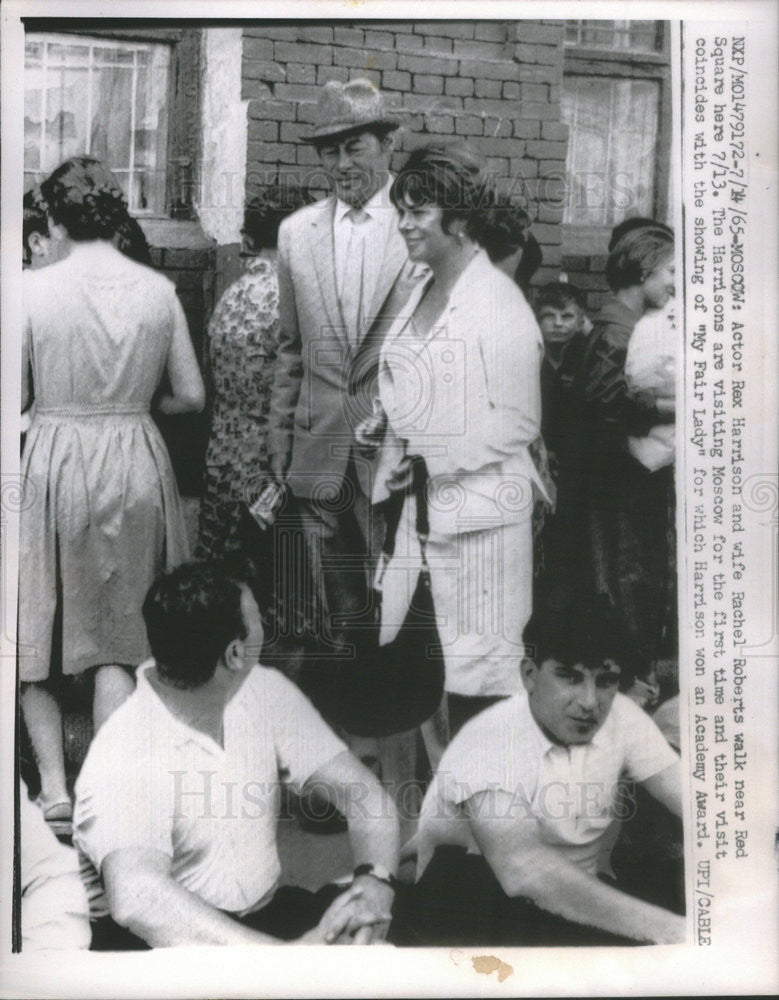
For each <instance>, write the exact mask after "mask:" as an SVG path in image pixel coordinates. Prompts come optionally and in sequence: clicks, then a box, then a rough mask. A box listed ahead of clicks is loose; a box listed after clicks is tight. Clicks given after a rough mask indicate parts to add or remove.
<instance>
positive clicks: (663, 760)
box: [418, 690, 678, 875]
mask: <svg viewBox="0 0 779 1000" xmlns="http://www.w3.org/2000/svg"><path fill="white" fill-rule="evenodd" d="M676 760H678V758H677V755H676V754H675V753H674V751H673V750H672V749H671V747H670V746H669V745H668V743H667V742H666V740H665V738H664V737H663V735H662V733H661V732H660V730H659V729H658V728H657V726H656V725H655V724H654V722H653V721H652V720H651V719H650V718H649V716H648V715H647V714H646V713H645V712H644V711H643V710H642V709H640V708H639V707H638V706H637V705H636V704H635V703H634V702H632V701H631V700H630V699H629V698H626V697H625V696H624V695H622V694H617V695H616V696H615V698H614V703H613V705H612V707H611V711H610V712H609V714H608V716H607V718H606V721H605V722H604V723H603V725H602V726H601V728H600V729H599V730H598V732H597V733H596V734H595V735H594V736H593V738H592V740H591V741H590V742H589V743H585V744H580V745H577V746H570V747H562V746H558V745H556V744H554V743H552V742H550V740H548V739H547V738H546V736H544V734H543V733H542V731H541V730H540V729H539V727H538V725H537V723H536V722H535V720H534V719H533V716H532V714H531V712H530V706H529V704H528V698H527V692H526V691H524V690H523V691H522V692H520V694H518V695H515V696H514V697H512V698H507V699H505V700H504V701H501V702H499V703H498V704H496V705H493V706H492V707H491V708H488V709H486V710H485V711H484V712H482V713H480V714H479V715H477V716H476V717H475V718H474V719H472V720H471V721H470V722H468V723H467V724H466V725H465V726H463V728H462V729H461V730H460V732H459V733H458V734H457V736H456V737H455V739H454V740H453V741H452V743H451V744H450V746H449V747H448V748H447V750H446V752H445V753H444V755H443V757H442V759H441V763H440V765H439V768H438V771H437V773H436V776H435V778H434V779H433V782H432V783H431V785H430V788H429V789H428V791H427V794H426V795H425V799H424V802H423V804H422V810H421V813H420V821H419V855H418V874H420V875H421V873H422V872H423V871H424V869H425V867H426V866H427V864H428V862H429V861H430V858H431V857H432V856H433V852H434V851H435V848H436V847H437V846H439V845H440V844H455V845H459V846H462V847H465V848H467V849H468V850H469V851H470V852H472V853H474V854H478V853H480V852H479V848H478V847H477V845H476V841H475V840H474V838H473V835H472V834H471V831H470V824H469V821H468V817H467V816H466V814H465V811H464V810H463V809H462V805H463V803H465V802H467V801H468V799H470V798H472V797H473V796H474V795H476V794H477V793H479V792H482V791H488V790H492V791H501V792H507V793H509V794H510V795H511V796H512V802H511V805H510V808H509V809H508V810H507V811H506V813H505V815H501V816H495V817H493V819H494V821H495V822H496V823H504V824H506V828H507V830H510V824H511V823H516V822H519V821H520V820H522V819H526V818H527V817H528V816H532V817H534V818H535V820H536V823H537V824H538V833H539V836H540V839H541V840H542V841H543V842H544V843H546V844H549V845H552V846H554V847H556V848H558V849H559V850H560V852H561V853H562V854H564V855H565V856H566V857H567V858H569V860H571V861H573V862H575V863H576V864H578V865H580V866H581V867H582V868H583V869H585V870H586V871H587V872H589V873H590V874H593V875H595V874H596V873H597V861H598V851H599V848H600V844H601V840H602V838H603V836H604V834H605V833H606V830H607V829H608V827H609V826H610V824H611V822H612V820H613V819H614V818H615V805H616V791H617V785H618V783H619V780H620V779H621V778H625V777H629V778H632V779H633V780H634V781H644V780H646V779H647V778H649V777H651V776H652V775H653V774H657V773H659V772H660V771H662V770H664V769H665V768H666V767H670V765H671V764H673V763H674V762H675V761H676Z"/></svg>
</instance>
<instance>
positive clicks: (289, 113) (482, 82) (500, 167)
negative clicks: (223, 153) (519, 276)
mask: <svg viewBox="0 0 779 1000" xmlns="http://www.w3.org/2000/svg"><path fill="white" fill-rule="evenodd" d="M562 60H563V50H562V22H561V21H532V22H505V21H416V22H413V23H412V22H396V21H373V22H361V23H357V22H354V23H348V22H336V23H334V24H332V25H316V26H306V25H302V24H301V25H290V24H284V25H274V24H265V25H252V26H251V27H246V28H245V29H244V41H243V72H242V79H243V95H242V96H243V97H244V98H245V99H248V101H249V105H248V117H249V122H248V148H247V182H246V186H247V196H250V195H251V194H253V193H255V192H256V189H257V188H258V187H259V186H261V185H262V184H263V183H265V182H267V180H269V179H270V178H272V177H273V176H274V175H275V174H276V173H277V172H278V173H280V174H284V173H288V172H297V173H298V174H300V173H301V172H302V171H303V170H304V169H305V168H309V169H312V168H316V167H317V165H318V162H319V161H318V157H317V153H316V151H315V150H314V149H313V148H312V147H311V146H308V145H305V144H303V143H302V142H301V141H300V140H301V139H302V138H304V137H306V136H308V135H309V134H310V128H311V123H312V121H313V109H314V103H315V101H316V99H317V96H318V95H319V92H320V87H321V85H322V84H323V83H325V82H326V81H327V80H334V79H335V80H342V81H347V80H349V79H353V78H354V77H357V76H367V77H369V78H370V79H371V80H373V82H374V83H375V84H376V85H377V86H379V87H381V89H382V90H383V91H384V93H385V94H386V97H387V101H388V104H389V105H390V106H391V107H392V108H393V109H394V111H395V112H396V113H397V114H398V116H399V117H400V119H401V121H402V125H403V129H402V131H401V133H400V134H399V137H398V143H397V152H396V153H395V155H394V157H393V164H392V166H393V168H394V169H397V168H398V167H399V166H400V165H401V163H402V162H403V160H404V158H405V155H406V154H407V153H408V151H409V150H410V149H412V148H413V147H414V146H415V145H419V143H420V141H423V139H424V138H426V137H428V136H429V137H432V136H437V137H450V138H453V137H458V136H461V137H462V138H463V139H466V140H468V142H470V143H471V144H472V145H473V146H474V147H475V148H476V149H478V150H479V151H480V152H481V153H482V154H483V155H484V156H485V157H486V158H487V162H488V165H489V167H490V169H491V170H492V172H493V173H494V175H495V176H496V178H498V180H499V182H500V184H501V186H502V187H503V188H504V189H511V190H512V191H513V192H514V193H515V194H516V195H517V196H518V197H519V198H520V199H522V200H525V201H526V203H527V205H528V209H529V211H530V215H531V219H533V220H534V221H533V233H534V235H535V237H536V239H537V240H538V242H539V243H540V244H541V247H542V249H543V253H544V266H543V267H542V268H541V269H540V270H539V271H538V273H537V274H536V277H535V279H534V284H542V283H544V282H545V281H550V280H552V279H554V278H556V277H557V274H558V272H559V268H560V264H561V243H562V235H561V222H562V200H561V190H562V185H563V180H562V178H563V177H564V175H565V157H566V151H567V139H568V135H567V128H566V126H564V125H563V124H562V123H561V120H560V91H561V81H562V67H563V62H562Z"/></svg>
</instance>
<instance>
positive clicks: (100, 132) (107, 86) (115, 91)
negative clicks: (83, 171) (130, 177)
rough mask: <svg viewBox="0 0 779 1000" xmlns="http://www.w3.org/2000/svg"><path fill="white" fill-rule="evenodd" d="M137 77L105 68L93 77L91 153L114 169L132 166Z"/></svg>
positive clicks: (121, 70)
mask: <svg viewBox="0 0 779 1000" xmlns="http://www.w3.org/2000/svg"><path fill="white" fill-rule="evenodd" d="M132 86H133V75H132V72H128V71H127V70H125V69H112V68H107V67H101V68H100V69H99V70H95V71H94V72H93V74H92V121H91V123H90V128H91V139H90V147H89V151H90V153H91V154H92V156H96V157H97V158H98V160H103V161H104V162H105V163H109V162H110V163H111V165H112V167H123V168H124V169H125V170H127V169H128V168H129V166H130V125H131V122H130V117H131V114H132Z"/></svg>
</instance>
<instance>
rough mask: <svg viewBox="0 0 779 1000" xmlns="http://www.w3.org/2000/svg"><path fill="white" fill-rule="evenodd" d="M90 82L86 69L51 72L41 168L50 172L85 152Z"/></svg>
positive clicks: (47, 87) (48, 83) (48, 78)
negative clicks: (70, 158)
mask: <svg viewBox="0 0 779 1000" xmlns="http://www.w3.org/2000/svg"><path fill="white" fill-rule="evenodd" d="M87 85H88V80H87V70H86V69H73V70H66V69H52V70H50V71H49V72H48V73H47V76H46V111H45V115H44V119H45V124H44V129H45V134H44V138H43V144H42V150H41V169H42V170H43V171H44V172H46V173H48V172H49V171H51V170H53V169H54V168H55V167H56V166H57V164H59V163H61V162H62V161H63V160H66V159H67V158H68V157H69V156H78V155H79V154H80V153H83V152H84V136H85V135H86V127H87V117H86V116H87Z"/></svg>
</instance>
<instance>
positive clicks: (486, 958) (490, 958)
mask: <svg viewBox="0 0 779 1000" xmlns="http://www.w3.org/2000/svg"><path fill="white" fill-rule="evenodd" d="M471 962H473V969H474V972H481V973H482V974H483V975H485V976H489V975H490V974H491V973H493V972H497V974H498V982H499V983H502V982H503V980H504V979H508V977H509V976H513V975H514V967H513V966H511V965H509V964H508V962H502V961H501V960H500V959H499V958H498V957H497V956H496V955H475V956H474V957H473V958H472V959H471Z"/></svg>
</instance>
